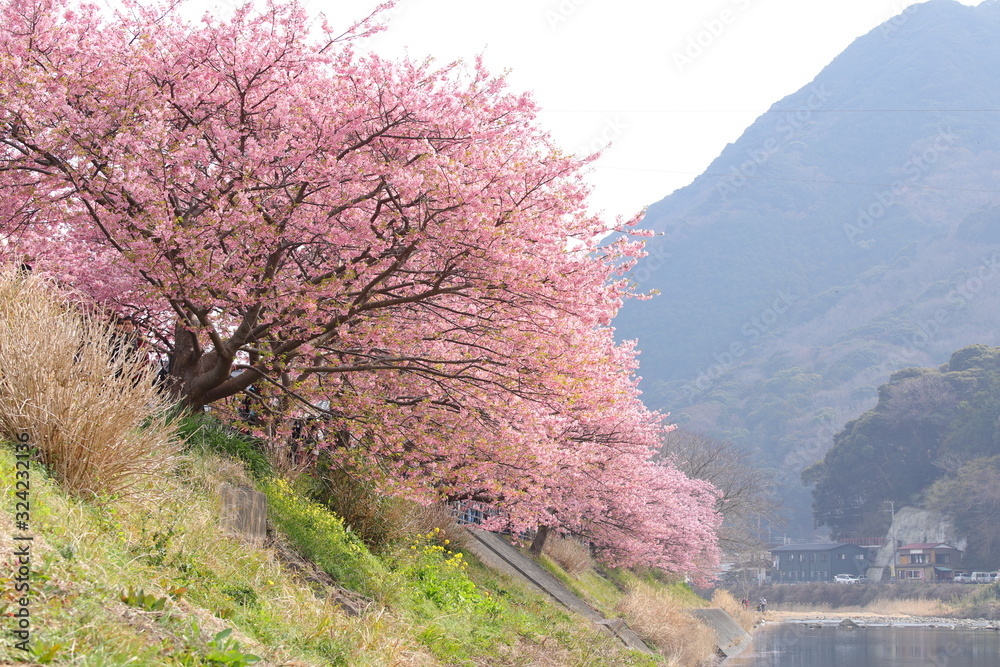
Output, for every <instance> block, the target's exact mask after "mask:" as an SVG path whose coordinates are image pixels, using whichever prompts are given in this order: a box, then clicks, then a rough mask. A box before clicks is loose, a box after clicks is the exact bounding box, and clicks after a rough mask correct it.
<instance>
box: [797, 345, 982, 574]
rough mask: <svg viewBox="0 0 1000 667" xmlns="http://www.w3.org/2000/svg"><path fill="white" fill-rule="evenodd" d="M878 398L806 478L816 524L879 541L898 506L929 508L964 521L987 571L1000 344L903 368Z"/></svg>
mask: <svg viewBox="0 0 1000 667" xmlns="http://www.w3.org/2000/svg"><path fill="white" fill-rule="evenodd" d="M878 393H879V400H878V403H877V404H876V406H875V407H874V408H872V409H871V410H868V411H867V412H865V413H864V414H863V415H861V416H860V417H859V418H858V419H855V420H853V421H851V422H849V423H848V424H847V425H846V426H845V427H844V429H843V430H842V431H841V432H839V433H838V434H837V435H836V437H835V439H834V440H835V444H834V446H833V448H832V449H831V450H830V451H829V452H828V453H827V454H826V456H825V457H824V459H823V460H822V461H820V462H818V463H816V464H815V465H812V466H810V467H809V468H807V469H806V470H805V472H804V473H803V475H802V478H803V481H804V482H805V483H807V484H815V492H814V496H815V498H814V503H813V511H814V514H815V518H816V522H817V523H818V524H821V525H827V526H829V527H830V528H831V529H832V531H833V534H834V536H835V537H847V536H862V535H879V534H884V533H885V530H886V528H887V527H888V525H889V517H890V515H889V513H888V512H887V511H886V509H887V503H888V502H889V501H892V502H893V503H895V506H897V507H898V506H900V505H902V504H918V505H926V506H928V507H929V508H930V509H936V510H939V511H941V512H942V513H943V514H945V515H946V516H947V517H948V518H950V519H952V520H953V521H955V525H956V527H957V528H958V529H959V530H960V531H962V532H963V533H965V535H966V537H967V538H968V539H969V550H970V556H971V557H972V558H973V562H976V561H978V562H982V563H983V564H984V566H988V565H989V563H990V560H991V558H990V557H991V555H992V553H993V552H994V550H995V549H994V545H993V542H995V541H997V538H998V537H1000V531H997V530H996V528H995V524H996V515H997V512H998V511H1000V494H998V492H997V491H996V487H997V483H996V481H997V475H998V472H1000V347H987V346H985V345H972V346H969V347H966V348H963V349H961V350H959V351H957V352H955V354H953V355H952V357H951V360H950V361H949V362H948V363H946V364H944V365H942V366H941V367H940V368H938V369H936V370H935V369H930V368H909V369H906V370H902V371H899V372H897V373H894V374H893V376H892V378H891V379H890V381H889V382H888V383H887V384H885V385H882V386H881V387H879V390H878Z"/></svg>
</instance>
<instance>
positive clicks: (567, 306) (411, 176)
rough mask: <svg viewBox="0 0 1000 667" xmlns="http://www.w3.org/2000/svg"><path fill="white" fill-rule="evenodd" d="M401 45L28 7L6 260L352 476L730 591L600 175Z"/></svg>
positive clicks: (362, 31)
mask: <svg viewBox="0 0 1000 667" xmlns="http://www.w3.org/2000/svg"><path fill="white" fill-rule="evenodd" d="M380 28H381V26H380V25H379V24H378V14H375V15H373V16H372V17H369V18H368V19H366V20H364V21H361V22H359V23H358V24H356V25H354V26H353V27H351V28H350V29H349V30H348V31H347V32H346V33H343V34H342V35H340V36H339V37H333V36H332V32H331V31H330V28H329V26H327V25H325V24H323V23H322V22H321V21H318V20H312V19H310V17H309V16H308V15H307V14H306V12H305V11H304V10H303V9H302V8H301V7H300V6H298V5H297V4H294V3H293V4H287V3H282V2H278V3H274V4H268V5H267V6H266V7H264V8H256V7H254V6H253V5H251V4H248V5H246V6H244V7H241V8H239V9H236V10H235V11H234V12H232V13H231V15H230V16H226V17H216V16H212V15H206V16H205V17H204V18H203V19H202V20H201V21H200V22H191V21H189V20H187V19H185V17H184V15H183V13H181V12H179V10H178V8H177V7H176V6H175V3H168V4H156V3H139V2H126V3H124V4H123V5H122V6H121V8H120V9H119V10H118V11H117V12H114V13H109V12H106V11H102V10H100V9H98V8H97V7H96V6H93V5H83V4H74V3H72V2H67V1H65V0H2V13H0V31H2V32H0V195H2V196H0V220H2V227H3V231H4V234H5V239H6V245H5V246H4V247H5V249H6V252H7V253H8V254H9V255H10V256H11V257H12V258H13V257H29V258H30V262H31V264H32V266H33V267H34V269H35V270H40V271H45V272H49V273H53V274H55V275H58V276H59V279H60V280H61V281H62V282H63V284H65V285H67V286H69V287H72V288H73V289H75V290H76V291H78V292H83V293H85V294H87V295H88V296H89V297H91V298H92V299H94V300H95V301H97V302H99V303H102V304H104V305H106V306H107V307H108V308H110V309H111V310H113V311H115V312H116V313H118V314H119V315H123V316H130V317H132V318H133V319H134V321H135V322H136V323H137V324H138V326H139V327H140V329H141V330H142V331H143V334H144V336H145V338H146V339H147V340H149V341H152V344H153V346H154V347H156V348H157V350H158V351H159V352H160V353H162V354H163V355H164V358H168V359H169V360H170V363H169V377H168V382H167V384H168V386H169V387H170V388H171V390H172V391H173V392H175V394H176V396H177V398H178V399H179V400H181V401H182V402H183V403H184V404H186V405H187V406H189V407H190V408H191V409H194V410H199V409H201V408H203V407H204V406H206V405H209V404H219V403H220V402H221V401H223V399H227V398H230V397H238V396H242V395H246V392H247V391H248V390H250V389H251V386H252V387H253V391H254V392H255V396H256V397H258V398H259V399H260V405H261V407H262V409H263V408H266V409H267V410H269V411H271V413H272V414H270V415H269V420H270V423H271V424H272V425H273V424H281V423H287V420H282V417H287V416H289V415H294V414H296V413H301V412H302V411H306V412H309V413H311V414H323V415H324V416H325V419H326V420H327V421H328V422H329V424H330V426H329V429H330V430H331V431H336V432H340V433H344V434H350V436H349V437H342V438H337V439H328V440H327V445H328V446H329V447H330V448H331V449H332V451H331V454H333V455H334V456H350V457H352V459H353V460H354V461H355V463H358V462H362V463H363V464H364V465H366V466H368V467H369V469H370V470H373V471H380V476H381V479H382V483H383V484H384V485H385V488H386V490H387V491H389V492H392V493H397V494H403V495H407V496H409V497H413V498H416V499H418V500H422V501H431V500H461V499H476V500H480V501H484V502H487V503H490V504H492V505H494V506H496V507H498V508H499V509H502V510H503V517H504V519H503V520H504V521H505V522H507V524H508V526H509V527H511V528H513V529H515V530H520V529H526V528H530V527H534V526H545V527H548V528H550V529H553V530H556V531H571V532H575V533H578V534H580V535H583V536H585V537H586V538H587V539H589V540H590V541H592V542H593V543H594V544H595V545H596V546H597V548H598V549H599V550H601V552H602V553H603V554H604V556H605V558H606V559H607V560H608V561H610V562H612V563H615V564H626V565H627V564H634V563H650V564H654V565H658V566H661V567H663V568H666V569H668V570H671V571H675V572H689V573H693V574H695V575H696V576H702V575H705V574H706V573H708V572H710V571H711V568H712V567H713V565H714V562H715V560H716V548H715V529H716V528H717V524H718V520H719V519H718V516H717V514H716V513H715V511H714V506H715V503H716V495H715V491H714V489H713V488H712V487H711V486H710V485H709V484H707V483H704V482H699V481H695V480H691V479H688V478H687V477H685V476H684V475H683V474H681V473H680V472H678V471H677V470H676V469H675V468H674V467H673V466H671V465H670V464H665V463H655V462H653V461H652V459H651V455H652V453H653V451H654V449H655V448H656V447H657V445H658V443H659V439H660V437H661V435H662V433H663V430H664V426H663V425H662V421H661V417H660V416H659V415H656V414H653V413H650V412H649V411H647V410H646V409H645V408H644V407H643V405H642V404H641V403H640V401H639V399H638V392H637V390H636V380H635V378H634V376H633V373H634V371H635V369H636V362H635V352H634V350H633V347H632V345H630V344H616V343H615V341H614V339H613V330H612V329H611V328H610V322H611V319H612V317H613V316H614V315H615V313H616V311H617V309H618V307H619V306H620V304H621V301H622V299H623V298H625V297H626V296H628V295H629V286H628V281H627V278H626V276H627V272H628V271H629V269H630V267H631V264H632V262H633V261H634V259H635V258H636V257H637V256H639V255H640V254H641V241H640V240H636V238H635V237H636V236H637V234H636V233H632V234H630V235H627V236H622V237H621V240H619V241H617V242H614V243H610V244H603V245H602V243H601V241H600V239H602V238H603V237H604V236H606V234H607V233H608V232H609V231H610V227H609V225H608V224H607V223H606V222H604V221H603V220H601V219H600V218H598V217H595V216H592V215H590V214H588V213H587V209H586V197H587V194H588V190H587V187H586V186H585V185H584V184H583V183H582V181H581V170H582V169H583V168H584V167H585V165H586V162H587V160H586V159H582V160H581V159H579V158H577V157H574V156H571V155H565V154H563V153H561V152H560V151H559V150H558V149H557V148H556V147H555V146H553V145H552V143H551V141H550V140H549V138H548V136H547V135H546V134H545V133H544V132H542V131H541V130H540V129H539V127H538V125H537V123H536V119H535V113H536V109H535V106H534V104H533V102H532V100H531V99H530V97H528V96H526V95H515V94H511V93H509V92H506V91H505V84H504V81H503V79H502V78H496V77H493V76H491V75H490V74H489V73H488V72H486V71H485V69H484V68H483V66H482V64H481V63H479V62H477V63H475V64H474V65H473V66H471V67H466V66H462V65H450V66H447V67H443V68H435V67H433V66H431V65H430V64H429V63H417V62H410V61H405V60H404V61H398V62H397V61H387V60H385V59H382V58H379V57H376V56H374V55H365V54H359V53H356V51H355V48H354V46H352V45H353V43H354V41H355V39H356V38H357V37H360V36H364V35H366V34H370V33H371V32H372V31H373V30H378V29H380ZM631 222H632V221H629V223H625V224H630V223H631ZM623 226H624V224H623V223H622V221H619V222H618V223H617V227H618V228H619V229H621V228H622V227H623ZM275 437H277V436H275Z"/></svg>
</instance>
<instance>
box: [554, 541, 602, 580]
mask: <svg viewBox="0 0 1000 667" xmlns="http://www.w3.org/2000/svg"><path fill="white" fill-rule="evenodd" d="M543 553H544V554H545V555H547V556H548V557H549V558H551V559H552V560H554V561H555V562H557V563H558V564H559V566H560V567H561V568H562V569H563V570H565V571H566V572H567V574H572V575H578V574H583V573H584V572H586V571H587V570H589V569H591V568H593V567H594V559H593V558H591V556H590V549H589V548H588V547H587V545H586V544H583V543H582V542H580V541H579V540H574V539H571V538H563V537H556V538H549V539H547V540H546V541H545V549H544V551H543Z"/></svg>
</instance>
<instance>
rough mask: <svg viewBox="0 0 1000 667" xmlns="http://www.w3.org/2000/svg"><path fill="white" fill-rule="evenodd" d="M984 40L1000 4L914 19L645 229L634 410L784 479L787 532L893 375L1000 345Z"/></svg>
mask: <svg viewBox="0 0 1000 667" xmlns="http://www.w3.org/2000/svg"><path fill="white" fill-rule="evenodd" d="M997 34H1000V0H987V1H986V2H984V3H982V4H980V5H979V6H978V7H969V6H965V5H962V4H959V3H958V2H954V1H952V0H931V1H930V2H926V3H924V4H920V5H914V6H912V7H910V8H909V9H907V11H905V12H904V13H903V14H901V15H900V16H898V17H896V18H894V19H892V20H891V21H889V22H887V23H885V24H883V25H881V26H879V27H877V28H876V29H874V30H872V31H871V32H870V33H868V34H867V35H864V36H862V37H860V38H859V39H857V40H856V41H855V42H854V43H852V44H851V45H850V46H849V47H848V48H847V49H846V50H845V51H844V52H843V53H841V54H840V55H839V56H838V57H837V58H836V59H834V60H833V62H831V63H830V64H829V65H828V66H827V67H826V68H824V69H823V71H822V72H820V73H819V75H818V76H817V77H816V78H815V79H814V80H813V81H812V82H811V83H809V84H808V85H807V86H805V87H804V88H802V89H801V90H799V91H798V92H796V93H794V94H792V95H789V96H788V97H786V98H785V99H783V100H781V101H779V102H777V103H776V104H774V105H773V106H772V107H771V108H770V109H769V110H768V111H767V112H766V113H764V114H763V115H761V117H760V118H758V119H757V120H756V121H755V122H754V123H753V125H751V126H750V127H749V128H748V129H747V130H746V131H745V132H744V133H743V135H742V136H741V137H740V138H739V139H738V140H737V141H736V142H734V143H732V144H729V145H728V146H727V147H726V148H725V149H724V150H723V151H722V153H721V154H720V155H719V157H718V158H716V160H715V161H714V162H713V163H712V164H711V165H710V166H709V168H708V169H707V171H706V172H705V173H704V174H702V175H701V176H699V177H698V178H696V179H695V180H694V181H693V182H692V183H691V184H690V185H689V186H687V187H685V188H682V189H680V190H678V191H676V192H674V193H673V194H671V195H670V196H668V197H666V198H665V199H663V200H661V201H660V202H657V203H656V204H654V205H652V206H650V207H649V209H648V210H647V213H646V216H645V219H644V222H643V226H644V227H646V228H648V229H652V230H654V231H656V232H658V233H659V234H660V235H659V236H656V237H654V238H653V239H650V242H649V244H648V246H647V250H648V252H649V256H648V257H647V258H645V259H644V260H643V261H642V262H641V263H640V264H639V265H638V266H637V267H636V269H635V272H634V279H635V280H636V282H637V283H638V285H639V287H640V288H641V289H643V290H653V289H657V290H659V291H660V292H661V294H660V296H657V297H656V298H654V299H651V300H649V301H631V302H629V303H627V304H626V305H625V307H624V308H623V309H622V311H621V313H620V315H619V316H618V318H617V319H616V321H615V326H616V328H617V331H618V335H619V337H620V338H622V339H632V338H636V339H638V341H639V347H640V348H641V349H642V355H641V358H640V361H641V369H642V370H641V374H642V375H643V378H644V379H643V383H642V388H643V390H644V392H645V396H644V398H645V399H646V401H647V403H648V404H649V405H650V406H651V407H654V408H658V409H663V410H668V411H670V412H671V413H672V416H673V419H674V420H675V421H678V422H679V423H682V424H684V425H685V426H687V427H688V428H691V429H695V430H702V431H706V432H709V433H711V434H713V435H716V436H722V437H726V438H729V439H732V440H733V441H735V442H736V443H737V444H739V445H741V446H743V447H745V448H747V449H750V450H753V451H755V452H756V453H757V454H758V455H759V459H760V461H761V462H762V463H763V464H765V465H769V466H773V467H775V468H777V469H778V470H779V471H780V474H781V479H782V483H781V487H782V489H781V491H782V493H783V494H784V496H785V500H786V502H787V503H788V504H789V505H790V506H794V507H795V508H797V509H796V510H794V511H793V516H792V517H791V519H792V522H793V529H794V528H798V529H799V530H800V531H801V532H807V531H808V530H810V527H811V519H810V518H809V515H808V507H809V504H810V500H809V494H808V492H807V490H806V489H805V488H804V487H803V486H802V485H801V482H800V481H799V474H800V473H801V471H802V470H803V469H804V468H805V467H806V466H808V465H810V464H812V463H814V462H815V461H816V460H818V459H819V458H821V457H822V456H823V454H824V453H825V451H826V450H827V449H829V447H830V445H831V444H832V437H833V434H834V433H835V432H836V431H837V430H839V428H840V426H841V425H842V424H844V423H845V422H846V421H848V420H849V419H851V418H854V417H856V416H857V415H859V414H860V413H862V412H864V411H865V410H867V409H869V408H871V407H872V406H874V405H875V402H876V400H877V392H876V389H875V388H876V387H877V386H879V385H880V384H882V383H884V382H885V381H886V380H888V378H889V376H890V374H891V373H893V372H894V371H897V370H899V369H901V368H906V367H911V366H928V365H935V364H940V363H943V362H944V361H946V360H947V359H948V358H949V356H950V354H951V352H952V351H953V350H955V349H958V348H961V347H964V346H966V345H969V344H974V343H984V344H988V345H995V344H997V343H998V342H1000V341H997V334H996V332H997V330H998V326H1000V290H998V289H997V287H998V286H1000V178H998V176H1000V68H997V67H996V66H995V64H996V63H997V62H1000V40H998V39H996V38H995V35H997ZM789 57H794V54H789Z"/></svg>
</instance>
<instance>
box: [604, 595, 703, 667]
mask: <svg viewBox="0 0 1000 667" xmlns="http://www.w3.org/2000/svg"><path fill="white" fill-rule="evenodd" d="M617 609H618V611H619V612H621V613H623V614H624V615H625V620H626V622H628V624H629V626H630V627H631V628H632V629H633V630H635V631H636V632H638V633H639V634H640V635H641V636H642V637H644V638H645V639H647V640H649V641H650V642H652V643H653V644H654V645H655V646H656V647H657V648H658V649H659V650H660V653H662V654H663V656H664V657H666V658H667V659H668V660H669V661H670V662H671V664H673V665H677V666H678V667H703V666H708V665H712V664H715V657H716V653H715V644H716V636H715V631H713V630H712V629H711V628H709V627H708V626H706V625H705V624H704V623H701V622H700V621H698V620H697V619H695V618H694V617H693V616H691V615H690V614H687V613H685V612H684V611H683V610H682V608H681V607H680V606H679V605H678V604H677V603H676V602H675V601H674V600H673V598H671V597H670V594H669V592H667V591H665V590H663V589H656V588H653V587H652V586H649V585H647V584H639V585H637V586H636V587H635V588H633V589H632V591H630V592H629V594H628V595H626V596H625V598H623V599H622V601H621V602H620V603H619V605H618V608H617Z"/></svg>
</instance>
